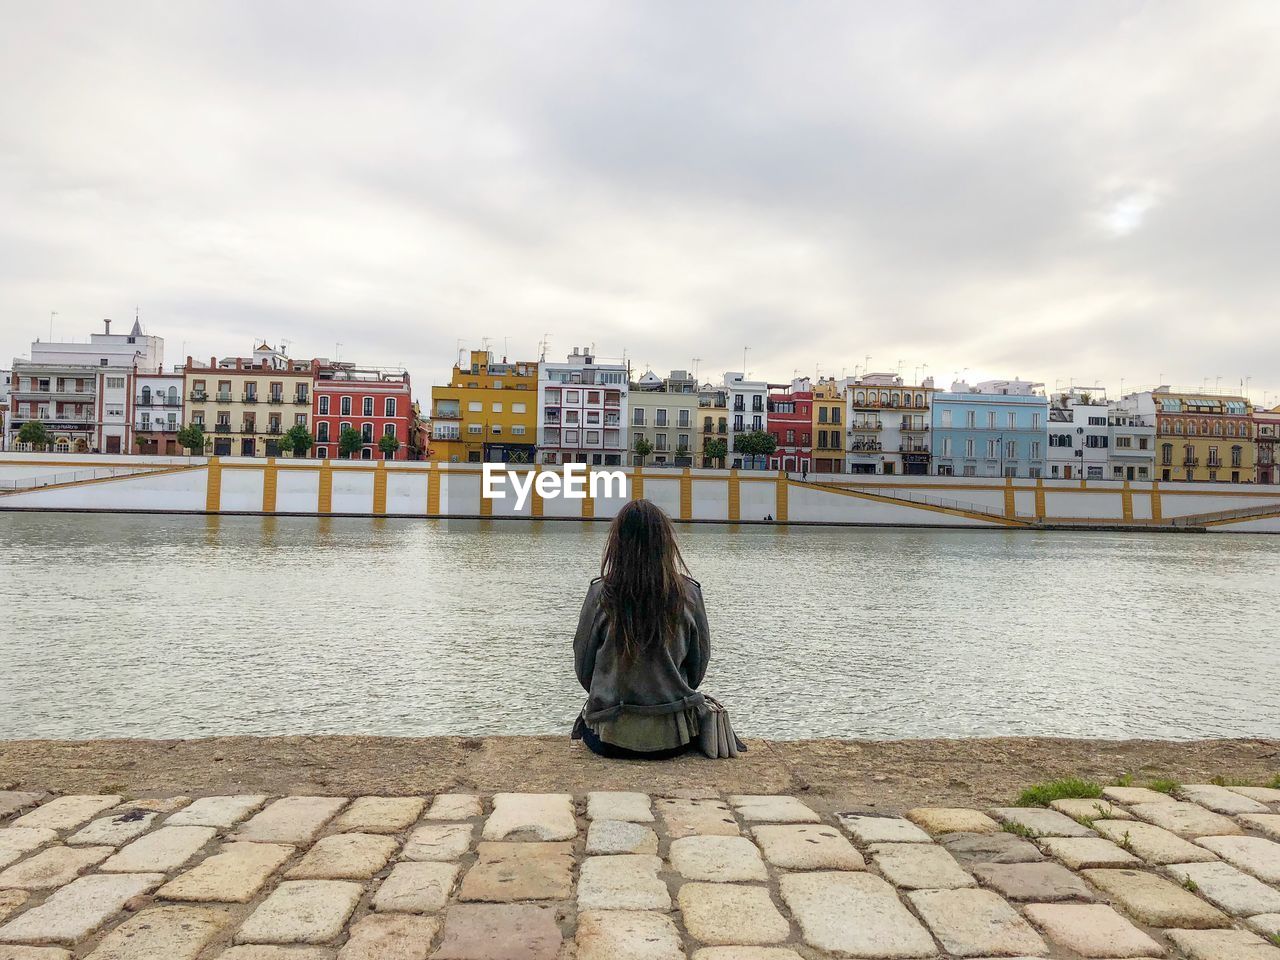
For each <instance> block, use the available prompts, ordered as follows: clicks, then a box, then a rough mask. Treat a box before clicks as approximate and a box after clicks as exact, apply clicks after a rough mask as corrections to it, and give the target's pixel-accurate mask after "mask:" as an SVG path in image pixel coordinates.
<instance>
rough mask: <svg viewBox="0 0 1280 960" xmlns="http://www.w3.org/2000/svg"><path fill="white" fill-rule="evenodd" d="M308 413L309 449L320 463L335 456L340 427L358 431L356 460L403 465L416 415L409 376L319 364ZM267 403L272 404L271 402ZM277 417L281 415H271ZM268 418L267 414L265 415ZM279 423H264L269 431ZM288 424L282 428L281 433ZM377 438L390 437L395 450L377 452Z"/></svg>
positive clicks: (391, 371)
mask: <svg viewBox="0 0 1280 960" xmlns="http://www.w3.org/2000/svg"><path fill="white" fill-rule="evenodd" d="M312 392H313V394H314V396H315V407H314V409H313V410H312V414H311V416H312V421H313V424H314V428H313V429H314V436H315V448H314V450H313V451H312V456H315V457H319V458H321V459H323V458H325V457H337V456H340V451H339V449H338V440H339V438H340V437H341V436H342V431H343V430H344V429H346V428H348V427H349V428H351V429H352V430H358V431H359V432H360V450H359V451H358V452H357V453H354V454H352V459H358V460H407V459H409V455H410V448H411V440H412V437H411V430H412V428H413V426H414V422H415V419H416V415H415V413H414V410H413V395H412V393H411V392H410V387H409V374H408V373H406V372H405V371H403V370H378V369H374V368H369V367H357V366H356V365H355V364H350V363H337V362H328V361H320V362H319V363H317V366H316V378H315V384H314V389H313V391H312ZM271 402H273V403H274V402H276V401H275V399H274V397H273V398H272V401H271ZM277 415H278V416H280V417H283V416H284V414H283V413H278V414H277ZM269 416H270V415H269ZM280 425H281V424H277V423H269V424H268V426H270V427H273V428H274V427H277V426H280ZM292 425H293V424H292V423H289V424H285V425H284V426H285V429H286V430H287V429H288V428H289V427H291V426H292ZM383 437H395V438H396V442H397V444H398V446H397V447H396V448H395V451H394V452H392V453H383V452H382V448H381V447H380V446H379V444H380V443H381V441H382V438H383Z"/></svg>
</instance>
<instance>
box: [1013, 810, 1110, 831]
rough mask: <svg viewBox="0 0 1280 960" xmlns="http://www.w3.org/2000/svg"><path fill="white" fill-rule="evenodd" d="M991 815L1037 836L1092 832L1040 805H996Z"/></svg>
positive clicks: (1065, 816)
mask: <svg viewBox="0 0 1280 960" xmlns="http://www.w3.org/2000/svg"><path fill="white" fill-rule="evenodd" d="M991 815H992V816H993V817H995V818H996V819H997V820H999V821H1000V822H1001V823H1010V824H1016V825H1017V826H1019V827H1021V828H1022V829H1023V830H1025V831H1027V832H1028V833H1031V834H1034V835H1035V836H1037V837H1092V836H1095V834H1094V832H1093V831H1092V830H1090V829H1089V828H1088V827H1086V826H1084V825H1082V824H1079V823H1077V822H1076V821H1075V820H1072V819H1071V818H1070V817H1069V816H1067V815H1066V814H1065V813H1059V812H1058V811H1057V810H1045V809H1043V808H1040V807H996V808H995V809H994V810H992V811H991Z"/></svg>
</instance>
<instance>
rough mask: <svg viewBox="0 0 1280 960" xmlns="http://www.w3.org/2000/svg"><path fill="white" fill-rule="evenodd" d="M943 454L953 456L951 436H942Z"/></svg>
mask: <svg viewBox="0 0 1280 960" xmlns="http://www.w3.org/2000/svg"><path fill="white" fill-rule="evenodd" d="M942 455H943V456H944V457H949V456H951V438H950V437H943V438H942Z"/></svg>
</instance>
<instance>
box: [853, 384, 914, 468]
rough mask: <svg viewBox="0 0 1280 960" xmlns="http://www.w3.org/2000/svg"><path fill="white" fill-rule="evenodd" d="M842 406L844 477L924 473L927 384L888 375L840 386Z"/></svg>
mask: <svg viewBox="0 0 1280 960" xmlns="http://www.w3.org/2000/svg"><path fill="white" fill-rule="evenodd" d="M840 386H841V389H842V391H843V393H844V397H845V403H846V422H847V424H848V430H847V437H848V445H847V447H846V448H845V451H846V470H847V472H849V473H866V474H870V473H883V474H911V475H915V476H924V475H927V474H928V473H929V463H930V460H931V453H930V444H929V430H930V427H931V422H930V416H931V415H930V398H931V397H932V396H933V394H934V393H935V392H936V390H935V388H934V385H933V379H932V378H928V379H926V380H925V381H924V382H923V383H921V384H918V385H914V386H913V385H910V384H906V383H904V382H903V380H902V377H900V376H898V375H897V374H892V373H870V374H867V375H865V376H862V377H849V378H846V379H845V380H843V381H841V384H840Z"/></svg>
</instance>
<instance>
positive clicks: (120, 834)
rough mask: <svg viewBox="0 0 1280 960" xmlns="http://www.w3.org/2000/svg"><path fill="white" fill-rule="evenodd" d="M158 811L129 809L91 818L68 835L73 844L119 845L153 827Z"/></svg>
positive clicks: (68, 841) (88, 845)
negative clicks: (144, 811)
mask: <svg viewBox="0 0 1280 960" xmlns="http://www.w3.org/2000/svg"><path fill="white" fill-rule="evenodd" d="M158 816H160V815H159V814H158V813H143V812H142V811H129V812H127V813H122V814H118V815H113V816H109V817H100V818H98V819H97V820H91V821H90V822H89V823H88V824H86V825H85V826H83V827H81V828H80V829H79V830H78V831H76V832H75V833H73V834H72V835H71V836H69V837H67V841H66V842H67V843H69V844H71V845H72V846H86V847H102V846H106V847H119V846H122V845H123V844H126V843H128V842H129V841H130V840H134V839H136V838H138V837H140V836H142V834H144V833H146V832H147V831H148V830H150V829H151V825H152V824H153V823H155V820H156V818H157V817H158Z"/></svg>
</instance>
